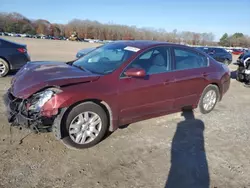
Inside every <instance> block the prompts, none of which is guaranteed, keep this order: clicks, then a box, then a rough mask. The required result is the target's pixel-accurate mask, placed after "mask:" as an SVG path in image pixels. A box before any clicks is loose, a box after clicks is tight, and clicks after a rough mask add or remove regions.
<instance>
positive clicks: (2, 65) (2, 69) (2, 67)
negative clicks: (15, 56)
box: [0, 58, 10, 77]
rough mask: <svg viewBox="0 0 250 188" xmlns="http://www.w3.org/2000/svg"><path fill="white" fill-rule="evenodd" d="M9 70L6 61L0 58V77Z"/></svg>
mask: <svg viewBox="0 0 250 188" xmlns="http://www.w3.org/2000/svg"><path fill="white" fill-rule="evenodd" d="M9 71H10V67H9V64H8V62H6V61H5V60H4V59H2V58H0V77H4V76H6V75H7V74H8V73H9Z"/></svg>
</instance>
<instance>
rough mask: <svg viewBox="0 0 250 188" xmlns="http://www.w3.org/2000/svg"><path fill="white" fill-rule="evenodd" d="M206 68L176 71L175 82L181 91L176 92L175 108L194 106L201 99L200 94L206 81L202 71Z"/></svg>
mask: <svg viewBox="0 0 250 188" xmlns="http://www.w3.org/2000/svg"><path fill="white" fill-rule="evenodd" d="M203 71H204V73H205V72H206V69H204V68H200V69H193V70H182V71H178V72H176V75H175V82H176V83H175V84H176V87H177V88H179V91H178V92H176V94H175V97H176V98H175V102H174V108H177V109H180V108H182V107H184V106H192V105H194V104H196V103H197V101H198V100H199V95H200V93H201V92H202V90H203V89H204V84H205V83H206V81H205V78H204V76H203V74H202V72H203Z"/></svg>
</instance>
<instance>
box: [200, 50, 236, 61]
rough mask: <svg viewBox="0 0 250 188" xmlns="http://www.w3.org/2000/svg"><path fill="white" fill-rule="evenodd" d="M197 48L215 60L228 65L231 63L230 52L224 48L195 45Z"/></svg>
mask: <svg viewBox="0 0 250 188" xmlns="http://www.w3.org/2000/svg"><path fill="white" fill-rule="evenodd" d="M197 49H199V50H202V51H203V52H205V53H207V54H208V55H210V56H211V57H213V58H214V59H215V60H216V61H219V62H221V63H224V64H226V65H229V64H230V63H232V59H233V58H232V54H230V53H229V52H227V51H226V50H225V49H224V48H214V47H197Z"/></svg>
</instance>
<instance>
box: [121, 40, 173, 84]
mask: <svg viewBox="0 0 250 188" xmlns="http://www.w3.org/2000/svg"><path fill="white" fill-rule="evenodd" d="M158 47H163V48H165V49H167V48H168V49H169V52H170V55H169V58H170V62H169V63H170V70H169V71H167V72H172V71H173V56H172V47H171V46H169V45H159V46H153V47H150V48H147V49H145V50H143V51H142V52H140V53H139V54H138V55H137V56H136V57H135V58H134V59H133V60H132V61H131V62H130V63H129V64H128V65H127V66H126V67H125V68H124V69H123V70H122V71H121V73H120V75H119V79H125V78H130V77H128V76H122V74H123V73H124V72H125V70H126V69H127V67H129V66H130V65H131V64H132V63H133V62H134V61H135V60H137V59H138V58H139V57H140V56H141V55H143V54H144V53H147V52H149V51H150V50H152V49H155V48H158ZM167 72H166V73H167ZM154 74H162V73H154ZM154 74H150V75H154Z"/></svg>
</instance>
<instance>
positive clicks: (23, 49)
mask: <svg viewBox="0 0 250 188" xmlns="http://www.w3.org/2000/svg"><path fill="white" fill-rule="evenodd" d="M17 50H18V51H19V52H20V53H26V52H27V50H26V49H25V48H17Z"/></svg>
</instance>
